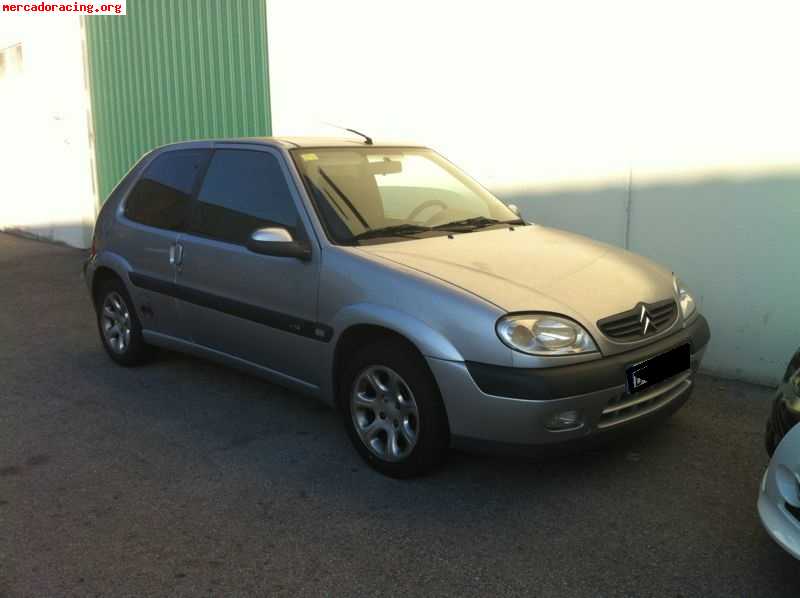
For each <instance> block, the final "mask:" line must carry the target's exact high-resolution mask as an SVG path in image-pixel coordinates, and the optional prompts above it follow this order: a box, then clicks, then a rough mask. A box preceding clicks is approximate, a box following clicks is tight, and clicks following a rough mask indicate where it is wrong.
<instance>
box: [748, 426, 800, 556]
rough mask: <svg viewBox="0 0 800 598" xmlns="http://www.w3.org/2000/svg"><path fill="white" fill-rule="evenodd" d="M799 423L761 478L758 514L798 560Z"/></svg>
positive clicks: (799, 546)
mask: <svg viewBox="0 0 800 598" xmlns="http://www.w3.org/2000/svg"><path fill="white" fill-rule="evenodd" d="M798 455H800V426H795V427H794V428H792V429H791V430H790V431H789V433H788V434H786V436H785V437H784V438H783V440H782V441H781V442H780V444H779V445H778V447H777V449H775V454H774V455H773V456H772V460H771V461H770V463H769V467H767V471H766V472H765V473H764V477H763V479H762V480H761V487H760V492H759V495H758V515H759V517H760V518H761V523H762V524H763V525H764V529H766V530H767V533H769V535H770V536H771V537H772V539H773V540H775V542H777V543H778V544H780V546H781V547H782V548H783V549H784V550H786V551H787V552H788V553H789V554H791V555H792V556H793V557H794V558H796V559H800V465H798Z"/></svg>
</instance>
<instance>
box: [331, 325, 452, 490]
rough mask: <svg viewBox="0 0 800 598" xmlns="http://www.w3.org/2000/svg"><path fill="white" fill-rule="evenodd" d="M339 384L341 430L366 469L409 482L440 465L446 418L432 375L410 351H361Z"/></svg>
mask: <svg viewBox="0 0 800 598" xmlns="http://www.w3.org/2000/svg"><path fill="white" fill-rule="evenodd" d="M340 380H341V385H340V388H339V406H340V407H341V409H340V411H341V413H342V419H343V422H344V425H345V428H346V429H347V433H348V435H349V436H350V440H351V441H352V443H353V446H354V447H355V449H356V451H357V452H358V454H359V455H361V457H362V458H363V459H364V461H366V462H367V464H368V465H369V466H370V467H372V468H373V469H375V470H377V471H379V472H380V473H382V474H384V475H387V476H390V477H393V478H410V477H415V476H420V475H423V474H426V473H428V472H430V471H432V470H434V469H436V468H437V467H439V466H440V465H441V464H442V463H443V462H444V459H445V457H446V455H447V449H448V447H449V444H450V431H449V426H448V422H447V413H446V411H445V408H444V403H443V402H442V398H441V395H440V394H439V388H438V386H437V385H436V381H435V380H434V378H433V375H432V374H431V372H430V370H429V369H428V366H427V364H426V363H425V361H424V360H423V359H422V357H421V356H420V355H419V353H417V351H416V350H415V349H414V348H413V347H411V346H409V345H407V344H405V343H404V342H402V341H394V340H388V341H379V342H377V343H373V344H370V345H367V346H364V347H362V348H361V349H359V350H358V351H356V353H355V354H354V355H353V357H352V358H351V359H349V360H348V361H347V363H346V364H345V366H344V369H343V371H342V375H341V377H340ZM368 437H370V439H369V440H368ZM392 438H394V441H392Z"/></svg>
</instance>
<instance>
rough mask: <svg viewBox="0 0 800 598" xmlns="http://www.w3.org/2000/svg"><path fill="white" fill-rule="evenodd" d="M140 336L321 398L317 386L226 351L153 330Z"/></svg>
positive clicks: (171, 348) (153, 342) (144, 331)
mask: <svg viewBox="0 0 800 598" xmlns="http://www.w3.org/2000/svg"><path fill="white" fill-rule="evenodd" d="M142 336H143V337H144V340H145V341H146V342H147V343H149V344H151V345H156V346H158V347H163V348H164V349H169V350H171V351H177V352H179V353H188V354H189V355H194V356H195V357H200V358H203V359H208V360H210V361H215V362H217V363H221V364H223V365H227V366H229V367H232V368H235V369H237V370H241V371H244V372H247V373H249V374H253V375H255V376H258V377H259V378H264V379H265V380H268V381H269V382H272V383H274V384H277V385H278V386H283V387H284V388H287V389H289V390H293V391H296V392H298V393H301V394H304V395H306V396H310V397H314V398H316V399H321V393H320V389H319V386H315V385H313V384H310V383H308V382H304V381H303V380H300V379H298V378H294V377H292V376H288V375H286V374H282V373H280V372H277V371H275V370H272V369H270V368H268V367H265V366H263V365H259V364H257V363H253V362H252V361H247V360H246V359H242V358H241V357H236V356H234V355H230V354H228V353H223V352H222V351H217V350H216V349H211V348H209V347H204V346H202V345H197V344H195V343H192V342H189V341H185V340H183V339H180V338H176V337H174V336H169V335H168V334H161V333H160V332H153V331H152V330H142Z"/></svg>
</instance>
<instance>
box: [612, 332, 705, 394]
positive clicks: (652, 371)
mask: <svg viewBox="0 0 800 598" xmlns="http://www.w3.org/2000/svg"><path fill="white" fill-rule="evenodd" d="M691 363H692V357H691V351H690V349H689V345H688V344H687V345H681V346H680V347H677V348H675V349H672V350H671V351H667V352H666V353H662V354H661V355H656V356H655V357H652V358H650V359H648V360H647V361H643V362H641V363H637V364H636V365H632V366H631V367H629V368H628V372H627V373H628V392H629V393H634V392H639V391H641V390H644V389H646V388H649V387H650V386H653V385H654V384H658V383H659V382H663V381H664V380H666V379H667V378H672V376H675V375H677V374H680V373H681V372H685V371H686V370H688V369H689V368H690V367H691Z"/></svg>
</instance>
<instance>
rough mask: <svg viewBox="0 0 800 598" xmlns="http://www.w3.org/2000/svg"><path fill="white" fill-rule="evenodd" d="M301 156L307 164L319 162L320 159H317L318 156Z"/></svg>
mask: <svg viewBox="0 0 800 598" xmlns="http://www.w3.org/2000/svg"><path fill="white" fill-rule="evenodd" d="M301 156H302V157H303V160H305V161H306V162H312V161H314V160H319V158H317V154H301Z"/></svg>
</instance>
